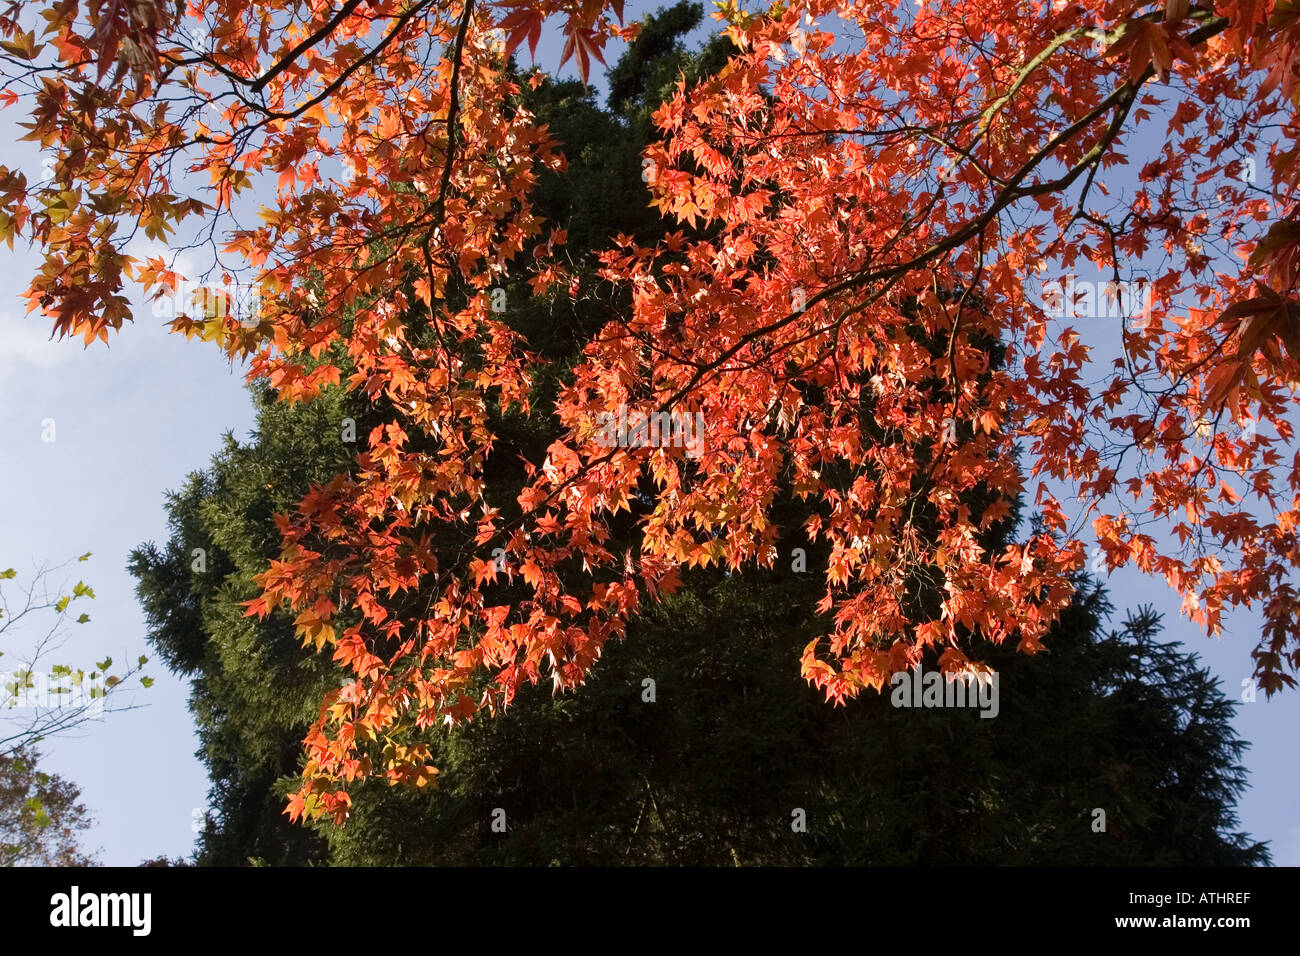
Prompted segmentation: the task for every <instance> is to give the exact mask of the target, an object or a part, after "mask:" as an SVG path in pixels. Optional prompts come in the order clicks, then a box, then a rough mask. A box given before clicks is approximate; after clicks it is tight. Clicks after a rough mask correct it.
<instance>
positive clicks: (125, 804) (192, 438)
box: [0, 3, 1300, 865]
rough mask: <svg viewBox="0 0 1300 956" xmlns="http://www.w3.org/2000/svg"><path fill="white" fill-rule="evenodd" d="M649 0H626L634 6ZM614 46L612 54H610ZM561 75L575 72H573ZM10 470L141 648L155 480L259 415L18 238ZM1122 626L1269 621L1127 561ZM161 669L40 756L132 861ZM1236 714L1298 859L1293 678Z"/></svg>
mask: <svg viewBox="0 0 1300 956" xmlns="http://www.w3.org/2000/svg"><path fill="white" fill-rule="evenodd" d="M654 6H657V4H644V3H640V4H638V3H630V4H629V5H628V14H629V16H639V15H640V14H641V12H642V11H644V10H647V9H652V8H653V7H654ZM609 59H611V60H612V57H609ZM538 60H539V62H540V63H541V64H542V65H544V66H553V65H554V64H555V63H556V62H557V60H558V44H557V43H556V42H555V40H554V38H553V37H546V38H544V40H543V43H542V45H541V46H540V47H539V50H538ZM565 72H569V71H568V70H567V69H566V71H565ZM19 119H21V117H20V116H18V115H17V113H16V112H15V111H14V110H9V111H6V112H5V113H3V114H0V133H3V134H4V135H3V140H2V141H0V163H3V164H4V165H7V166H10V167H15V166H17V167H19V168H23V169H27V170H29V171H35V170H38V169H39V165H40V160H39V157H38V156H37V154H36V153H35V151H34V150H31V149H29V148H27V144H20V143H17V142H16V139H17V131H16V128H15V126H14V125H13V124H14V123H15V122H16V121H17V120H19ZM0 258H2V259H3V261H4V264H5V268H4V269H3V271H2V272H0V447H2V448H3V449H4V450H5V452H6V455H5V465H6V467H4V468H3V469H0V502H3V524H2V525H0V526H2V527H3V537H2V539H0V567H7V566H11V565H12V566H14V567H15V568H17V569H18V570H19V572H20V575H24V574H25V573H27V572H29V571H30V570H31V567H32V564H33V563H34V562H42V561H60V560H63V559H67V558H72V557H75V556H76V555H79V554H82V553H84V552H86V551H90V552H93V557H92V559H91V560H90V561H89V562H88V563H87V564H85V565H77V566H75V568H74V569H73V570H72V571H71V572H70V573H73V574H78V575H80V576H81V577H84V578H85V580H86V581H87V582H88V583H90V584H91V585H92V586H93V587H94V588H95V591H96V594H97V599H96V600H95V601H94V602H93V604H92V605H91V606H90V607H89V608H88V611H89V613H90V615H91V618H92V620H91V622H90V623H89V624H87V625H85V626H83V627H82V628H80V629H79V630H78V631H77V632H76V638H75V640H74V641H73V642H72V643H70V644H69V645H68V646H67V648H66V654H64V655H62V656H64V657H67V658H72V659H78V660H82V661H89V660H91V659H92V657H93V659H99V658H101V657H102V656H104V655H106V654H107V655H112V656H113V657H114V658H116V659H118V660H127V659H129V660H134V659H135V657H137V656H138V655H139V654H141V653H146V652H147V647H146V643H145V624H144V619H143V616H142V614H141V612H140V609H139V607H138V605H137V603H136V601H135V596H134V581H133V579H132V578H131V577H130V575H128V574H127V572H126V562H127V556H128V554H129V552H130V551H131V549H132V548H134V547H135V546H137V545H138V544H140V543H141V542H144V541H147V540H155V541H162V540H164V539H165V538H166V520H165V512H164V510H163V495H164V493H165V492H166V491H167V490H169V489H172V488H177V487H179V486H180V485H181V483H182V482H183V480H184V477H185V475H186V474H187V473H189V472H191V471H193V470H195V469H197V468H200V467H203V466H205V465H206V463H207V461H208V459H209V457H210V456H211V454H212V453H213V452H215V451H216V449H217V447H218V443H219V439H220V436H221V434H222V433H223V432H225V431H233V432H234V433H235V434H236V436H238V437H240V438H243V437H246V435H247V434H248V432H249V429H250V428H251V426H252V422H253V417H252V409H251V405H250V403H249V401H248V398H247V395H246V394H245V392H244V390H243V376H242V373H241V372H240V371H239V370H237V369H235V370H232V369H231V368H230V366H229V365H228V363H227V362H226V361H225V359H224V358H223V357H222V356H221V355H220V354H218V353H217V352H216V351H215V350H214V349H212V348H211V347H210V346H203V345H200V344H198V343H196V342H185V341H184V340H182V339H180V338H179V337H176V336H171V335H169V334H167V333H166V332H165V331H164V329H163V327H162V321H161V320H159V319H157V318H154V317H153V315H152V313H151V310H150V309H148V308H146V307H144V306H143V305H141V307H140V308H139V309H138V310H137V316H138V320H137V322H136V323H135V324H134V325H132V326H129V327H127V328H126V329H125V331H124V332H123V333H122V334H120V335H117V336H114V337H113V338H112V340H111V345H110V346H109V347H105V346H103V345H102V344H98V345H95V346H93V347H91V348H90V349H89V350H86V349H83V348H82V346H81V345H80V343H79V342H75V341H65V342H61V343H60V342H51V341H49V340H48V334H49V330H48V326H47V323H46V321H45V320H42V319H39V318H35V317H30V316H24V315H23V311H24V308H25V304H24V303H22V302H21V301H20V300H19V299H18V298H17V295H18V293H19V292H20V291H21V290H22V289H23V288H24V287H25V285H26V280H27V278H28V277H29V276H30V274H31V273H32V271H33V269H34V267H35V264H36V258H35V256H33V255H32V254H30V253H29V252H26V251H25V250H23V249H22V248H21V247H19V248H18V251H17V252H14V253H10V252H9V251H8V250H7V249H0ZM1075 324H1076V326H1077V327H1079V328H1080V331H1082V332H1084V334H1085V341H1091V340H1092V339H1094V338H1095V339H1096V340H1097V342H1096V344H1098V345H1099V346H1100V348H1101V349H1103V350H1104V349H1105V348H1106V347H1107V346H1106V342H1105V340H1106V339H1107V338H1108V337H1112V336H1116V335H1117V334H1118V330H1117V328H1116V327H1115V326H1114V325H1113V324H1111V325H1108V326H1100V325H1099V326H1097V327H1096V328H1094V329H1092V330H1088V329H1085V328H1084V327H1083V326H1082V325H1081V324H1080V323H1075ZM51 418H52V419H54V421H55V424H56V440H55V441H54V442H53V443H48V442H44V441H42V422H43V421H44V420H46V419H51ZM1109 584H1110V588H1111V600H1112V602H1113V603H1114V605H1115V607H1116V609H1117V610H1116V615H1115V617H1116V620H1115V622H1114V623H1116V624H1118V622H1119V621H1120V620H1122V618H1123V616H1124V610H1125V608H1128V607H1136V606H1137V605H1138V604H1151V605H1153V606H1155V607H1156V608H1157V609H1158V610H1161V611H1164V612H1165V615H1166V620H1165V625H1166V628H1165V637H1166V638H1170V637H1175V638H1178V639H1181V640H1183V641H1184V643H1186V644H1187V645H1188V646H1189V647H1190V648H1191V649H1193V650H1195V651H1196V652H1197V653H1198V654H1200V655H1201V656H1202V658H1203V660H1204V661H1205V662H1206V663H1207V664H1208V665H1209V666H1210V667H1211V669H1212V670H1213V671H1214V672H1215V673H1216V674H1217V675H1219V676H1220V678H1221V679H1222V681H1223V684H1224V687H1225V689H1226V690H1227V691H1228V693H1229V694H1230V695H1231V696H1234V697H1235V696H1238V695H1239V694H1240V689H1241V685H1242V680H1243V679H1245V678H1247V677H1248V675H1249V673H1250V669H1251V668H1250V659H1249V651H1250V649H1251V648H1252V647H1253V646H1254V643H1255V641H1256V639H1257V635H1258V633H1259V625H1260V622H1259V618H1258V616H1257V615H1254V614H1245V613H1235V614H1233V615H1232V616H1230V617H1229V618H1228V625H1227V636H1226V637H1225V639H1224V640H1222V641H1213V640H1209V639H1207V638H1205V637H1204V635H1203V634H1202V633H1201V632H1200V631H1199V630H1198V629H1197V628H1195V627H1194V626H1192V625H1191V624H1189V623H1187V622H1186V621H1185V620H1183V619H1181V618H1180V617H1179V616H1178V606H1179V601H1178V599H1177V597H1176V596H1174V595H1173V593H1172V592H1171V591H1169V590H1168V588H1167V587H1166V586H1165V585H1164V583H1163V582H1161V581H1152V580H1150V579H1147V578H1144V577H1142V576H1141V575H1140V574H1137V573H1136V572H1133V571H1131V570H1125V571H1121V572H1118V573H1116V574H1115V575H1114V576H1112V578H1111V580H1110V582H1109ZM148 673H149V674H150V675H151V676H153V677H155V678H156V679H157V682H156V684H155V685H154V687H153V688H152V689H150V690H147V691H144V690H141V691H139V692H136V693H135V694H134V696H135V699H136V701H137V702H138V703H141V704H144V705H146V706H144V707H142V708H141V709H139V710H135V711H131V712H128V713H123V714H115V715H110V716H109V717H107V718H106V719H105V720H103V721H101V722H97V723H93V724H91V725H89V726H88V727H87V728H86V729H85V730H84V731H83V732H82V733H81V734H80V735H79V736H78V737H76V738H71V739H59V740H56V741H51V742H48V743H47V744H46V745H45V750H46V752H47V767H48V769H50V770H52V771H54V772H57V773H59V774H61V775H63V776H66V777H68V778H69V779H71V780H73V781H75V782H76V783H77V784H78V785H79V786H80V787H81V789H82V794H83V800H84V802H85V803H86V804H87V806H88V807H89V808H90V809H91V810H92V812H93V813H94V815H95V817H96V818H97V825H96V827H95V829H94V830H93V831H92V835H91V837H90V839H89V841H88V842H89V843H90V844H91V845H92V846H99V847H102V850H103V853H102V857H101V858H102V860H103V862H105V863H109V864H117V865H132V864H135V863H138V862H139V861H140V860H142V859H145V858H148V857H152V856H157V855H159V854H168V855H173V856H175V855H187V854H188V853H189V851H190V850H191V848H192V846H193V840H194V833H193V829H192V822H193V819H194V817H193V814H194V811H195V810H196V809H197V810H200V811H201V810H202V809H203V808H205V807H206V792H207V786H208V784H207V778H206V775H205V773H204V770H203V768H202V766H201V765H200V764H199V763H198V761H197V760H196V758H195V756H194V751H195V750H196V748H197V747H198V740H197V738H196V736H195V735H194V731H193V724H192V721H191V719H190V716H189V713H188V711H187V708H186V699H187V695H188V687H187V685H186V684H184V683H183V682H181V681H180V680H178V679H176V678H174V677H172V676H171V675H170V674H168V673H167V672H166V671H165V670H164V669H163V668H162V667H161V666H160V665H153V664H151V665H150V667H149V668H148ZM1234 723H1235V726H1236V728H1237V730H1238V732H1239V733H1240V734H1241V736H1242V737H1244V738H1245V739H1246V740H1248V741H1250V742H1251V744H1252V747H1251V749H1250V751H1249V752H1248V753H1247V755H1246V758H1245V763H1246V765H1247V767H1248V769H1249V771H1250V783H1251V789H1250V790H1249V791H1248V792H1247V793H1246V794H1245V795H1244V797H1243V798H1242V800H1241V803H1240V807H1239V810H1240V816H1241V825H1242V827H1243V828H1244V829H1245V830H1247V831H1248V832H1250V833H1251V834H1252V835H1253V836H1254V837H1256V838H1257V839H1267V840H1270V841H1271V842H1272V848H1273V854H1274V860H1275V862H1277V863H1279V864H1289V865H1300V760H1297V747H1296V744H1295V737H1294V733H1295V728H1296V727H1297V726H1300V693H1284V694H1283V695H1281V696H1279V697H1276V698H1274V699H1273V700H1271V701H1266V700H1265V699H1264V697H1263V696H1262V695H1260V696H1259V698H1258V700H1256V701H1255V702H1254V703H1247V704H1242V706H1241V707H1240V708H1239V709H1238V712H1237V715H1236V718H1235V721H1234Z"/></svg>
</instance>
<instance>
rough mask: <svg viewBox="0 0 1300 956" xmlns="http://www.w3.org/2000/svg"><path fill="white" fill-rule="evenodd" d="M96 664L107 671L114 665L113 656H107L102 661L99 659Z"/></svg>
mask: <svg viewBox="0 0 1300 956" xmlns="http://www.w3.org/2000/svg"><path fill="white" fill-rule="evenodd" d="M95 666H96V667H98V668H99V669H100V670H101V671H106V670H108V669H109V668H110V667H112V666H113V658H111V657H105V658H104V659H103V660H102V661H99V662H98V663H97V664H95Z"/></svg>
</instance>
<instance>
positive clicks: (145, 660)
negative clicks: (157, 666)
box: [136, 654, 149, 667]
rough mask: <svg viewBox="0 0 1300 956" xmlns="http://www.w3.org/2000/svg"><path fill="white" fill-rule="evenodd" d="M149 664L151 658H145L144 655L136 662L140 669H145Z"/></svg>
mask: <svg viewBox="0 0 1300 956" xmlns="http://www.w3.org/2000/svg"><path fill="white" fill-rule="evenodd" d="M148 663H149V658H147V657H145V656H144V655H143V654H141V655H140V659H139V660H138V661H136V665H137V666H139V667H144V665H145V664H148Z"/></svg>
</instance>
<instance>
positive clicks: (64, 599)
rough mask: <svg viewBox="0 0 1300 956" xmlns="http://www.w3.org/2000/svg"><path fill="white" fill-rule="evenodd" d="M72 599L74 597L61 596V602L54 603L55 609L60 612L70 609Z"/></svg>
mask: <svg viewBox="0 0 1300 956" xmlns="http://www.w3.org/2000/svg"><path fill="white" fill-rule="evenodd" d="M70 600H72V599H71V598H69V597H61V598H59V603H58V604H56V605H54V610H56V611H58V612H59V613H60V614H62V613H63V612H64V611H66V610H67V609H68V602H69V601H70Z"/></svg>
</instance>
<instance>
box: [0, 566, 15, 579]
mask: <svg viewBox="0 0 1300 956" xmlns="http://www.w3.org/2000/svg"><path fill="white" fill-rule="evenodd" d="M16 577H18V572H17V571H15V570H14V569H13V568H5V569H4V570H3V571H0V581H8V580H9V579H10V578H16Z"/></svg>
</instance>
